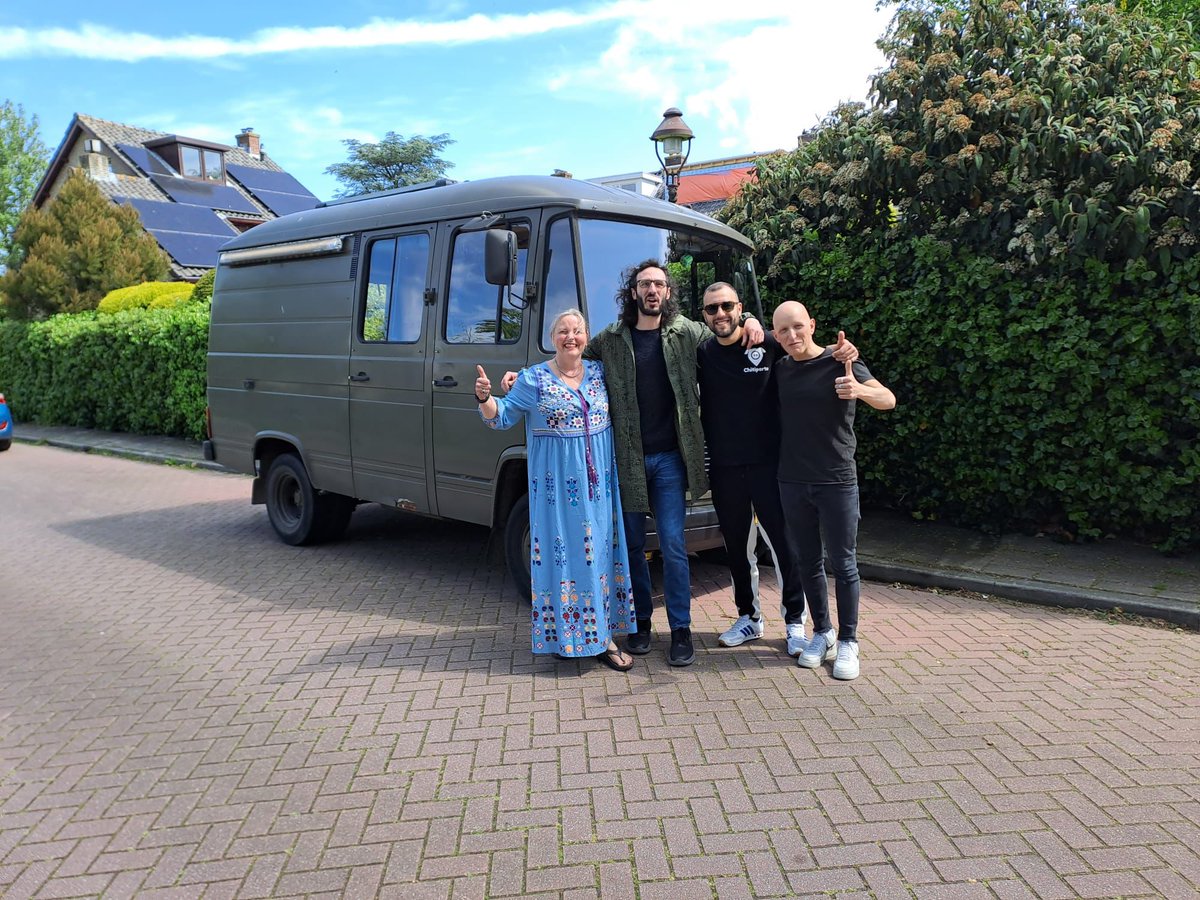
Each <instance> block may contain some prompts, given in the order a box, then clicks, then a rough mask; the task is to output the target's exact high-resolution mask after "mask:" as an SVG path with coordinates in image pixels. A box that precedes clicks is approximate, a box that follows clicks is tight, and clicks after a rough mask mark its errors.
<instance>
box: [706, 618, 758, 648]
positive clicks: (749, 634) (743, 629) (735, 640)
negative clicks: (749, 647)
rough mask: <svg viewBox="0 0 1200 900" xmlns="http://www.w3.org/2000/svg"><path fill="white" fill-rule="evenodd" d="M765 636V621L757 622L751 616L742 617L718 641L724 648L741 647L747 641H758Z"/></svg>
mask: <svg viewBox="0 0 1200 900" xmlns="http://www.w3.org/2000/svg"><path fill="white" fill-rule="evenodd" d="M762 636H763V620H762V619H759V620H758V621H757V622H756V621H754V620H753V619H752V618H750V617H749V616H740V617H739V618H738V620H737V621H736V622H734V623H733V625H731V626H730V628H729V630H728V631H726V632H725V633H724V634H723V635H721V636H720V637H719V638H717V640H718V641H719V642H720V644H721V646H723V647H740V646H741V645H742V644H744V643H746V641H753V640H757V639H758V638H760V637H762Z"/></svg>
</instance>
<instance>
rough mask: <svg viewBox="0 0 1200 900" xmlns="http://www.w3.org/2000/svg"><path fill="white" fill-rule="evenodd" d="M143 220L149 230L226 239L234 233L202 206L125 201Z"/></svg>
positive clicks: (154, 201) (214, 214)
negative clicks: (217, 236)
mask: <svg viewBox="0 0 1200 900" xmlns="http://www.w3.org/2000/svg"><path fill="white" fill-rule="evenodd" d="M127 202H128V203H130V204H131V205H132V206H133V208H134V209H136V210H137V211H138V214H139V215H140V216H141V217H142V224H143V225H145V226H146V229H147V230H149V231H180V232H185V233H188V234H211V235H220V236H222V237H224V238H225V240H229V238H231V237H233V235H235V234H236V233H237V232H236V230H235V229H233V228H232V227H231V226H230V225H229V224H228V223H227V222H225V221H224V220H223V219H222V218H221V217H220V216H218V215H217V214H216V213H215V212H213V211H212V210H211V209H208V208H207V207H204V206H191V205H189V204H185V203H162V202H160V201H158V200H141V199H136V198H134V199H130V200H128V201H127Z"/></svg>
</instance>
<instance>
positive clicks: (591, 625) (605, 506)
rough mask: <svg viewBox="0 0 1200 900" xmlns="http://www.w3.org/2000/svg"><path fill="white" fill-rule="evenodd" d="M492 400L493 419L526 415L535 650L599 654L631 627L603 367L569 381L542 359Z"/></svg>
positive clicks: (511, 420)
mask: <svg viewBox="0 0 1200 900" xmlns="http://www.w3.org/2000/svg"><path fill="white" fill-rule="evenodd" d="M496 405H497V406H498V407H499V409H498V411H497V413H496V417H495V418H494V419H484V421H485V422H486V423H487V424H488V425H489V426H490V427H492V428H511V427H512V426H513V425H515V424H516V423H517V422H519V421H520V420H521V418H522V417H524V418H525V443H526V448H527V452H528V454H529V555H530V571H531V572H532V574H533V577H532V581H533V584H532V592H533V596H532V601H533V609H532V610H531V618H532V626H533V652H534V653H558V654H560V655H562V656H597V655H599V654H600V653H603V652H604V651H605V650H606V649H607V648H608V643H609V641H610V640H611V639H612V636H613V635H614V634H628V633H629V632H631V631H634V630H636V628H637V624H636V621H635V619H634V609H633V602H632V595H631V593H630V584H629V569H628V559H629V552H628V546H627V544H626V542H625V525H624V521H623V519H622V517H621V497H620V491H619V490H618V487H617V460H616V455H615V454H614V452H613V436H612V422H611V420H610V418H609V414H608V392H607V391H606V390H605V388H604V367H603V366H602V364H601V363H598V362H591V361H584V376H583V381H582V382H581V383H580V385H579V390H572V389H571V388H570V387H568V386H567V385H566V384H565V383H564V382H563V381H561V380H560V379H559V378H558V377H557V376H556V375H555V374H554V372H553V370H552V369H551V368H550V366H549V364H547V363H539V364H538V365H536V366H531V367H529V368H528V369H523V370H522V371H521V373H520V374H519V375H518V377H517V381H516V383H515V384H514V385H513V387H512V390H510V391H509V392H508V395H507V396H506V397H503V398H500V397H497V398H496Z"/></svg>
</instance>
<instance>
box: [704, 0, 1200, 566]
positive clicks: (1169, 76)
mask: <svg viewBox="0 0 1200 900" xmlns="http://www.w3.org/2000/svg"><path fill="white" fill-rule="evenodd" d="M896 6H897V12H896V17H895V19H894V20H893V22H892V25H891V28H890V29H889V32H888V34H887V36H886V37H885V38H884V40H883V41H881V43H880V46H881V47H882V48H883V49H884V51H885V52H886V53H887V54H888V55H889V57H890V61H889V64H888V66H887V67H886V68H885V69H884V70H883V71H881V72H880V74H879V75H877V76H876V78H875V80H874V86H875V92H876V93H875V97H874V101H873V104H872V106H871V107H870V108H867V107H863V106H858V105H846V106H843V107H840V108H839V109H838V110H836V111H835V112H834V113H833V114H832V115H831V116H830V117H829V118H828V119H827V120H826V122H825V123H823V127H822V128H821V129H820V130H819V132H818V133H817V134H816V135H815V137H814V139H813V140H811V141H808V142H807V143H805V144H804V145H803V146H802V147H801V148H799V149H798V150H796V151H795V152H793V153H790V154H779V155H777V156H772V157H767V158H765V159H763V160H762V161H760V162H759V164H758V180H757V182H756V183H751V184H747V185H745V186H743V189H742V191H741V193H740V194H739V196H738V197H737V198H735V199H734V200H733V201H731V202H730V203H729V204H728V205H727V207H726V209H725V211H724V217H725V218H726V220H727V221H728V222H729V224H731V225H733V226H734V227H736V228H738V229H740V230H741V231H742V232H743V233H745V234H746V235H747V236H749V237H750V238H751V239H752V240H754V242H755V244H756V246H757V248H758V257H757V263H758V271H759V275H760V278H761V279H762V281H761V287H762V290H763V295H764V299H765V300H766V305H767V307H768V309H770V308H773V306H774V305H775V304H776V303H777V302H778V301H779V300H783V299H799V300H802V301H804V302H805V303H806V304H808V305H809V308H810V311H811V313H812V314H813V317H814V318H815V319H816V320H817V321H818V323H819V325H820V326H821V327H822V329H823V330H822V338H823V339H827V340H831V339H832V338H833V336H835V335H836V330H837V329H839V328H844V329H845V330H846V332H847V334H849V335H850V336H851V339H852V340H854V341H855V343H857V344H858V345H859V346H860V347H861V348H862V350H863V354H864V356H865V358H866V360H867V362H868V365H870V366H871V367H872V369H873V371H875V372H876V374H878V376H879V378H880V380H881V381H883V382H884V383H885V384H887V385H889V386H890V387H892V388H893V390H895V391H896V394H897V398H898V400H899V406H898V407H897V409H896V410H895V411H894V412H891V413H888V414H886V415H880V414H877V413H875V412H874V411H872V410H868V409H863V410H862V413H861V417H860V419H859V421H860V423H861V427H860V434H861V436H862V441H861V443H860V445H859V463H860V473H861V477H862V484H863V492H864V496H865V497H866V498H867V499H868V500H869V501H870V502H873V503H877V504H882V505H888V506H893V507H896V508H900V509H904V510H908V511H910V512H912V513H913V514H914V515H916V516H928V517H942V518H946V519H949V520H951V521H954V522H957V523H959V524H968V525H974V526H979V527H982V528H985V529H989V530H993V531H1002V530H1007V529H1012V528H1023V529H1049V530H1054V531H1058V532H1061V533H1064V534H1069V535H1078V536H1081V537H1096V536H1099V535H1103V534H1108V533H1120V534H1124V535H1128V536H1133V537H1141V538H1147V539H1150V540H1152V541H1154V542H1155V543H1157V544H1158V545H1159V546H1161V547H1163V548H1167V549H1170V548H1179V547H1195V546H1200V450H1198V449H1197V446H1198V445H1200V354H1198V353H1197V346H1200V255H1198V252H1200V183H1197V181H1196V173H1197V172H1200V54H1197V53H1195V52H1194V51H1193V49H1192V48H1193V46H1194V44H1193V42H1192V40H1191V38H1190V35H1188V34H1184V33H1182V32H1175V31H1172V30H1171V29H1170V28H1169V27H1166V26H1164V24H1163V23H1162V22H1156V21H1153V20H1150V19H1147V18H1145V17H1143V16H1141V15H1139V14H1137V13H1136V12H1134V13H1130V14H1127V13H1123V12H1121V11H1120V10H1118V9H1117V8H1115V7H1114V6H1112V5H1109V4H1103V3H1093V2H1084V3H1074V2H1069V0H1002V2H1000V0H899V2H898V3H897V4H896Z"/></svg>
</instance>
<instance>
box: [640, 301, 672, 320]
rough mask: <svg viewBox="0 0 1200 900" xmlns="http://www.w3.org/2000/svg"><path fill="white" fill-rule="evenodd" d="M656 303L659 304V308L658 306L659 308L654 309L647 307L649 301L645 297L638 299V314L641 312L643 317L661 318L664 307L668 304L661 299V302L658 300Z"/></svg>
mask: <svg viewBox="0 0 1200 900" xmlns="http://www.w3.org/2000/svg"><path fill="white" fill-rule="evenodd" d="M655 302H656V303H657V304H658V306H657V308H652V307H650V306H648V305H647V301H646V299H645V298H644V297H638V298H637V308H638V312H640V313H641V314H642V315H643V316H661V315H662V311H663V306H664V305H665V304H666V302H667V301H666V300H663V299H661V298H660V299H659V300H657V301H655Z"/></svg>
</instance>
